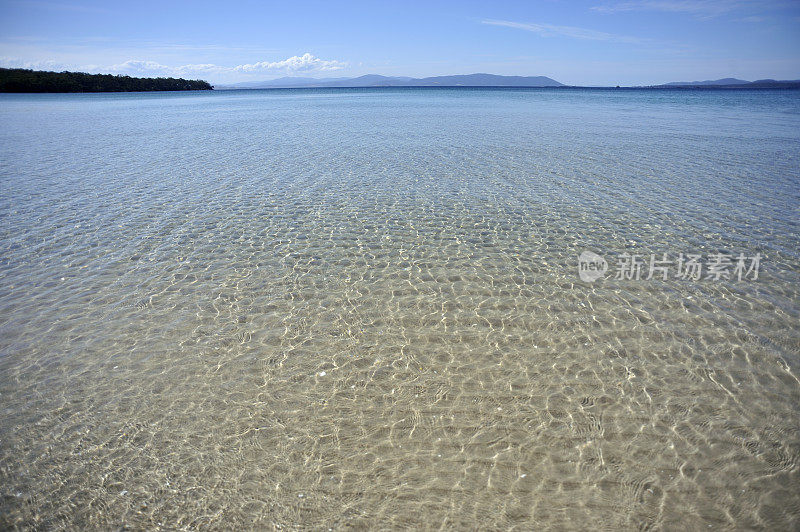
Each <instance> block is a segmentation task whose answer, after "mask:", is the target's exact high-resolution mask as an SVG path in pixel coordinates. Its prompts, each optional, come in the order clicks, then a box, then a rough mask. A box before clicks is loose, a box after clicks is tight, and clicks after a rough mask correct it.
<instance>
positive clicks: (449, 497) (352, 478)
mask: <svg viewBox="0 0 800 532" xmlns="http://www.w3.org/2000/svg"><path fill="white" fill-rule="evenodd" d="M0 221H1V223H0V409H2V410H1V411H2V416H0V489H2V493H0V496H2V500H0V524H2V526H3V527H4V528H5V527H8V526H20V527H30V526H33V527H43V528H86V527H90V528H104V529H106V528H112V527H122V526H128V527H133V528H155V527H159V526H161V527H164V528H169V529H175V528H177V529H187V528H197V527H210V528H232V527H243V526H244V527H251V526H256V527H268V528H269V527H274V528H278V527H282V528H290V529H298V528H326V529H327V528H334V529H338V528H347V527H377V528H399V527H408V528H439V527H444V528H465V527H467V528H469V527H480V528H490V529H496V528H509V527H517V528H519V529H529V528H532V527H534V528H586V527H591V528H601V529H619V528H624V529H644V528H659V527H663V528H688V529H694V528H698V529H699V528H704V529H707V528H708V527H711V528H714V529H716V528H725V527H728V528H769V529H791V528H797V527H798V526H800V495H798V494H800V465H799V463H800V406H798V405H800V381H799V380H798V378H799V377H800V332H799V331H798V325H797V324H798V323H800V251H799V250H800V232H799V231H798V225H799V224H800V92H798V91H712V90H709V91H677V90H676V91H658V90H577V89H576V90H572V89H560V90H553V89H544V90H542V89H538V90H536V89H533V90H519V89H503V90H492V89H324V90H307V89H299V90H271V91H216V92H213V93H207V92H200V93H150V94H92V95H88V94H76V95H2V96H0ZM585 250H589V251H592V252H594V253H597V254H600V255H602V256H603V257H605V259H606V260H607V262H608V265H609V272H608V273H607V275H605V276H604V277H603V278H602V279H600V280H597V281H595V282H586V281H583V280H581V279H580V278H579V275H578V256H579V255H580V254H581V253H582V252H583V251H585ZM622 253H630V254H637V255H640V256H641V257H644V258H645V259H648V260H649V257H650V255H651V254H657V255H658V256H661V254H663V253H667V254H668V255H669V257H671V258H672V259H675V258H677V256H678V255H679V254H680V253H684V254H695V253H697V254H701V255H702V256H703V257H707V256H708V255H711V254H714V253H724V254H727V255H730V256H732V257H734V258H735V257H736V256H738V254H739V253H743V254H744V255H746V256H748V257H752V256H754V255H756V254H760V255H761V256H762V259H761V264H760V270H759V275H758V279H755V280H754V279H752V278H750V279H747V278H745V279H743V280H741V281H739V280H738V279H735V278H731V279H720V280H713V279H706V278H705V276H703V277H702V278H701V279H699V280H693V279H681V278H678V277H677V276H676V275H672V272H671V275H670V276H669V278H668V279H667V280H663V279H661V278H659V277H656V278H653V279H649V280H648V279H645V277H646V276H645V275H643V276H642V278H640V279H638V280H637V279H616V278H615V275H614V269H615V267H616V261H617V258H618V256H620V254H622ZM734 262H735V260H734ZM645 273H646V266H645ZM734 277H735V276H734ZM751 277H752V276H751Z"/></svg>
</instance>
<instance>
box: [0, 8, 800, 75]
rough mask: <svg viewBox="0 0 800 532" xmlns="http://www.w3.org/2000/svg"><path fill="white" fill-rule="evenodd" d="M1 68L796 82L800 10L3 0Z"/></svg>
mask: <svg viewBox="0 0 800 532" xmlns="http://www.w3.org/2000/svg"><path fill="white" fill-rule="evenodd" d="M0 66H6V67H19V66H23V67H27V68H37V69H49V70H81V71H89V72H113V73H123V74H130V75H177V76H182V77H190V78H201V79H207V80H209V81H211V82H212V83H230V82H237V81H248V80H266V79H274V78H278V77H282V76H287V75H290V76H304V77H345V76H357V75H361V74H368V73H374V74H384V75H407V76H419V77H421V76H432V75H444V74H467V73H473V72H488V73H493V74H507V75H532V76H533V75H543V76H549V77H552V78H554V79H556V80H558V81H561V82H562V83H567V84H575V85H638V84H654V83H662V82H668V81H683V80H688V81H692V80H701V79H716V78H721V77H728V76H733V77H738V78H743V79H749V80H754V79H761V78H776V79H798V78H800V1H798V0H792V1H784V0H694V1H692V0H590V1H568V0H563V1H559V0H542V1H528V2H524V1H519V2H510V1H509V2H504V1H494V2H490V1H485V0H484V1H475V2H473V1H470V0H461V1H456V2H449V1H442V2H437V1H435V0H428V1H425V2H414V1H411V0H401V1H391V2H389V1H379V0H378V1H371V2H366V1H365V2H356V1H354V2H330V1H329V2H305V1H302V0H298V1H292V2H232V3H225V2H205V1H195V2H179V1H175V2H170V1H163V0H162V1H159V2H152V1H142V2H130V1H129V2H108V1H79V0H52V1H51V0H43V1H39V0H34V1H21V0H20V1H7V0H0Z"/></svg>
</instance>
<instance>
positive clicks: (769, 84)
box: [653, 78, 800, 89]
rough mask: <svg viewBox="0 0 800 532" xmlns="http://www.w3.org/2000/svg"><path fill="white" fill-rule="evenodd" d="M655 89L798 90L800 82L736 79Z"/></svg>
mask: <svg viewBox="0 0 800 532" xmlns="http://www.w3.org/2000/svg"><path fill="white" fill-rule="evenodd" d="M653 88H659V89H661V88H713V89H797V88H800V80H797V79H795V80H774V79H759V80H757V81H745V80H743V79H736V78H722V79H715V80H706V81H673V82H671V83H665V84H663V85H654V86H653Z"/></svg>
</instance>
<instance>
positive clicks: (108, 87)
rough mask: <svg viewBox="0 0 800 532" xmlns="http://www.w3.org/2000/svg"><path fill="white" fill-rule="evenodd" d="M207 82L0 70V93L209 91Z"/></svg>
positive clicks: (21, 69) (79, 73)
mask: <svg viewBox="0 0 800 532" xmlns="http://www.w3.org/2000/svg"><path fill="white" fill-rule="evenodd" d="M212 89H213V87H212V86H211V84H210V83H208V82H207V81H202V80H188V79H183V78H132V77H130V76H119V75H114V74H86V73H83V72H45V71H39V70H28V69H23V68H0V92H139V91H193V90H212Z"/></svg>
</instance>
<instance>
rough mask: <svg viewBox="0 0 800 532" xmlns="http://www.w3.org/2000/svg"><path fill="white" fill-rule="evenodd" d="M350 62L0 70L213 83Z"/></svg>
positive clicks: (1, 62)
mask: <svg viewBox="0 0 800 532" xmlns="http://www.w3.org/2000/svg"><path fill="white" fill-rule="evenodd" d="M347 66H348V63H346V62H343V61H336V60H325V59H320V58H319V57H316V56H314V55H312V54H309V53H306V54H303V55H299V56H298V55H295V56H292V57H289V58H287V59H284V60H282V61H260V62H257V63H252V64H243V65H236V66H222V65H215V64H213V63H200V64H187V65H179V66H169V65H165V64H162V63H159V62H156V61H144V60H138V59H131V60H128V61H124V62H122V63H117V64H113V65H110V66H108V65H98V64H92V65H87V64H82V65H78V64H66V63H61V62H58V61H24V60H21V59H17V58H13V57H0V67H5V68H30V69H34V70H55V71H64V70H70V71H73V72H90V73H111V74H123V75H128V76H160V77H183V78H202V79H209V80H211V81H216V82H219V81H231V80H234V81H235V80H242V79H252V78H253V77H255V76H258V75H259V74H261V75H263V74H265V73H273V74H280V73H283V74H286V75H292V74H295V73H300V72H302V73H304V74H313V73H315V72H330V71H334V70H341V69H343V68H346V67H347Z"/></svg>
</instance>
